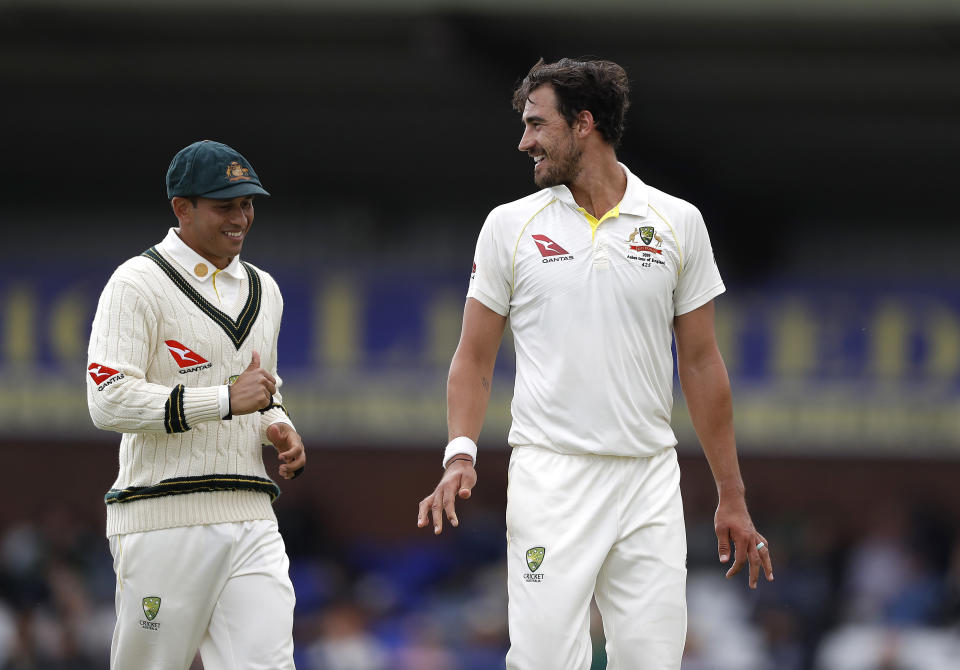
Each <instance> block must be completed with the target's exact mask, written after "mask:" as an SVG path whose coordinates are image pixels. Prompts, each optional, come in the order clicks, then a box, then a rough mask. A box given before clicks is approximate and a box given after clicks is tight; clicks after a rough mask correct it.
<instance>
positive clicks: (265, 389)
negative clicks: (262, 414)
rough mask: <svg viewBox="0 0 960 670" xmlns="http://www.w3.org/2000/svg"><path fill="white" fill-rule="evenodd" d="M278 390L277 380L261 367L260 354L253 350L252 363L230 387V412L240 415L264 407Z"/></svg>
mask: <svg viewBox="0 0 960 670" xmlns="http://www.w3.org/2000/svg"><path fill="white" fill-rule="evenodd" d="M276 392H277V380H276V379H274V377H273V375H271V374H270V373H269V372H267V371H266V370H264V369H263V368H261V367H260V354H258V353H257V352H256V351H254V352H253V357H252V359H251V360H250V365H248V366H247V369H246V370H244V371H243V372H242V373H241V374H240V376H239V377H237V381H235V382H234V383H233V385H232V386H231V387H230V413H231V414H233V415H235V416H239V415H241V414H251V413H253V412H256V411H257V410H258V409H263V408H264V407H266V406H267V405H269V404H270V402H271V401H272V400H273V394H274V393H276Z"/></svg>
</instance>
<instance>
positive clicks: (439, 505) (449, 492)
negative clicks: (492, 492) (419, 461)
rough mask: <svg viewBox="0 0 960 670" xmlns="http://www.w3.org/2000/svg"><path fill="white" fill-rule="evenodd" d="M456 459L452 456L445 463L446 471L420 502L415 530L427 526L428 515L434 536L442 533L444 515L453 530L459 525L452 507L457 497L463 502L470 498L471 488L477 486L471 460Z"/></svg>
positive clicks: (475, 472)
mask: <svg viewBox="0 0 960 670" xmlns="http://www.w3.org/2000/svg"><path fill="white" fill-rule="evenodd" d="M457 458H459V457H457V456H454V458H453V459H452V460H450V461H449V462H448V463H447V469H446V471H444V473H443V477H441V478H440V483H439V484H437V488H435V489H434V490H433V493H431V494H430V495H428V496H427V497H426V498H424V499H423V500H421V501H420V513H419V514H418V515H417V528H423V527H424V526H426V525H427V516H428V514H429V515H430V516H432V517H433V532H434V534H435V535H439V534H440V533H442V532H443V515H444V513H446V515H447V518H448V519H449V520H450V525H452V526H453V527H454V528H456V527H457V526H459V525H460V521H459V519H457V510H456V509H455V506H454V505H455V503H456V501H457V497H458V496H459V497H460V498H462V499H463V500H466V499H468V498H469V497H470V493H471V491H472V490H473V487H474V486H476V485H477V471H476V469H475V468H474V467H473V460H472V459H471V458H470V457H467V458H465V459H462V460H456V459H457Z"/></svg>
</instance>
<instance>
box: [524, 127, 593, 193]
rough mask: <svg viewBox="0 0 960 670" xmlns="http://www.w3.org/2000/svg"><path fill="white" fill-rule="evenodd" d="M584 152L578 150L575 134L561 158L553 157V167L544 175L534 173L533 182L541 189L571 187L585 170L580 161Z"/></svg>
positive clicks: (571, 136) (571, 135) (570, 138)
mask: <svg viewBox="0 0 960 670" xmlns="http://www.w3.org/2000/svg"><path fill="white" fill-rule="evenodd" d="M582 156H583V151H582V150H580V149H578V148H577V143H576V141H575V140H574V139H573V133H571V134H570V136H569V143H568V144H567V148H566V151H565V152H564V153H563V155H560V156H551V161H550V162H551V163H552V164H551V165H550V166H549V167H548V168H547V170H546V171H545V172H544V173H543V174H542V175H539V176H538V175H537V174H536V173H534V176H533V182H534V183H535V184H536V185H537V186H539V187H540V188H550V187H551V186H559V185H561V184H563V185H564V186H569V185H570V184H572V183H573V182H574V180H576V178H577V177H578V176H579V175H580V172H581V171H582V170H583V167H582V166H581V165H580V159H581V157H582Z"/></svg>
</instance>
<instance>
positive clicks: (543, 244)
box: [533, 235, 573, 263]
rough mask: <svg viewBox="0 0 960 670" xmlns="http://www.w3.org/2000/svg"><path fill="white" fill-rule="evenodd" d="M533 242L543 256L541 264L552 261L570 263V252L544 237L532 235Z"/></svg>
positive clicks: (571, 258) (571, 257)
mask: <svg viewBox="0 0 960 670" xmlns="http://www.w3.org/2000/svg"><path fill="white" fill-rule="evenodd" d="M533 241H534V242H536V243H537V249H539V250H540V255H541V256H543V260H541V261H540V262H541V263H552V262H554V261H572V260H573V256H571V255H570V252H569V251H567V250H566V249H564V248H563V247H561V246H560V245H559V244H557V243H556V242H554V241H553V240H551V239H550V238H549V237H547V236H546V235H533Z"/></svg>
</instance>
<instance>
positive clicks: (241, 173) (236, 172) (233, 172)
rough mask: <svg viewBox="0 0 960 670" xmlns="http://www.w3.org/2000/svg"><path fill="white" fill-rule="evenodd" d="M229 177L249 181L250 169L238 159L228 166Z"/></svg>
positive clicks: (232, 179)
mask: <svg viewBox="0 0 960 670" xmlns="http://www.w3.org/2000/svg"><path fill="white" fill-rule="evenodd" d="M227 179H228V180H230V181H249V180H250V170H248V169H247V168H245V167H243V166H242V165H240V163H239V162H238V161H233V162H231V163H230V165H228V166H227Z"/></svg>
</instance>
